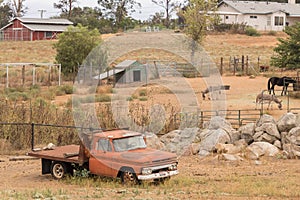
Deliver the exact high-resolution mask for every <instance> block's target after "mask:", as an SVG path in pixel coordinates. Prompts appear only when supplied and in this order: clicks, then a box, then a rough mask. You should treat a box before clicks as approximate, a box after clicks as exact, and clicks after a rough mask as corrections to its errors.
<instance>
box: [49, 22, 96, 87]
mask: <svg viewBox="0 0 300 200" xmlns="http://www.w3.org/2000/svg"><path fill="white" fill-rule="evenodd" d="M100 42H101V38H100V33H99V31H98V30H97V29H94V30H91V31H89V30H88V28H87V27H84V26H82V25H81V24H78V25H77V26H69V27H68V29H67V30H66V31H65V32H63V33H61V34H60V35H59V36H58V42H57V43H55V44H54V48H55V49H56V51H57V54H56V57H55V60H56V62H57V63H60V64H61V65H62V72H63V73H64V74H65V75H66V76H70V75H71V77H72V78H73V81H74V78H75V76H76V74H77V72H78V67H79V65H81V64H82V63H83V61H84V60H85V58H86V57H87V56H88V54H89V53H90V52H91V50H92V49H93V48H95V47H96V46H97V45H98V44H100Z"/></svg>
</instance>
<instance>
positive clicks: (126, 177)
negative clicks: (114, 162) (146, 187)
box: [121, 168, 138, 185]
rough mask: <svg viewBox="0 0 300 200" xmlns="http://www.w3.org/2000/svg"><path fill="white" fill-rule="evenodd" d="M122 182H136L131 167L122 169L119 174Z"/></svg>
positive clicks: (126, 183)
mask: <svg viewBox="0 0 300 200" xmlns="http://www.w3.org/2000/svg"><path fill="white" fill-rule="evenodd" d="M121 180H122V183H123V184H125V185H135V184H137V183H138V180H137V177H136V175H135V173H134V171H133V170H132V169H128V168H127V169H124V170H123V172H122V175H121Z"/></svg>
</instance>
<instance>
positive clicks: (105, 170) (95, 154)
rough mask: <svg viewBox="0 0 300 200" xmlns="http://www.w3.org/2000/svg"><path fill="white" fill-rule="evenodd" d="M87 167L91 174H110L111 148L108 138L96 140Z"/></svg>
mask: <svg viewBox="0 0 300 200" xmlns="http://www.w3.org/2000/svg"><path fill="white" fill-rule="evenodd" d="M89 169H90V172H91V173H92V174H96V175H103V176H112V148H111V144H110V142H109V140H108V139H105V138H100V139H99V140H98V141H97V143H96V145H95V147H94V148H93V150H92V151H91V157H90V160H89Z"/></svg>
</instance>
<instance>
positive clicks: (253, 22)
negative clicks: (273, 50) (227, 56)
mask: <svg viewBox="0 0 300 200" xmlns="http://www.w3.org/2000/svg"><path fill="white" fill-rule="evenodd" d="M217 13H218V14H219V16H220V18H221V23H226V24H232V23H238V24H241V23H244V24H246V25H249V26H252V27H254V28H255V29H256V30H260V31H270V30H274V31H282V30H283V29H284V27H285V26H288V25H293V24H295V22H300V5H299V4H296V2H295V0H288V3H278V2H269V1H237V0H223V1H222V2H220V3H219V5H218V11H217Z"/></svg>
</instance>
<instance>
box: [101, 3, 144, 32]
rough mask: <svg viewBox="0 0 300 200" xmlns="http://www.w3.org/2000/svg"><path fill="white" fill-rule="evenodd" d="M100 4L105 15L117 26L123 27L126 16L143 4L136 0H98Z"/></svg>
mask: <svg viewBox="0 0 300 200" xmlns="http://www.w3.org/2000/svg"><path fill="white" fill-rule="evenodd" d="M98 4H99V5H100V7H101V10H102V12H103V14H104V17H106V18H107V19H110V20H112V21H113V23H114V24H115V26H116V27H117V28H121V26H122V23H123V22H124V20H126V18H127V17H128V16H129V15H130V14H131V13H134V12H135V8H140V7H141V4H140V3H138V2H137V1H136V0H118V1H116V0H98Z"/></svg>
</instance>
